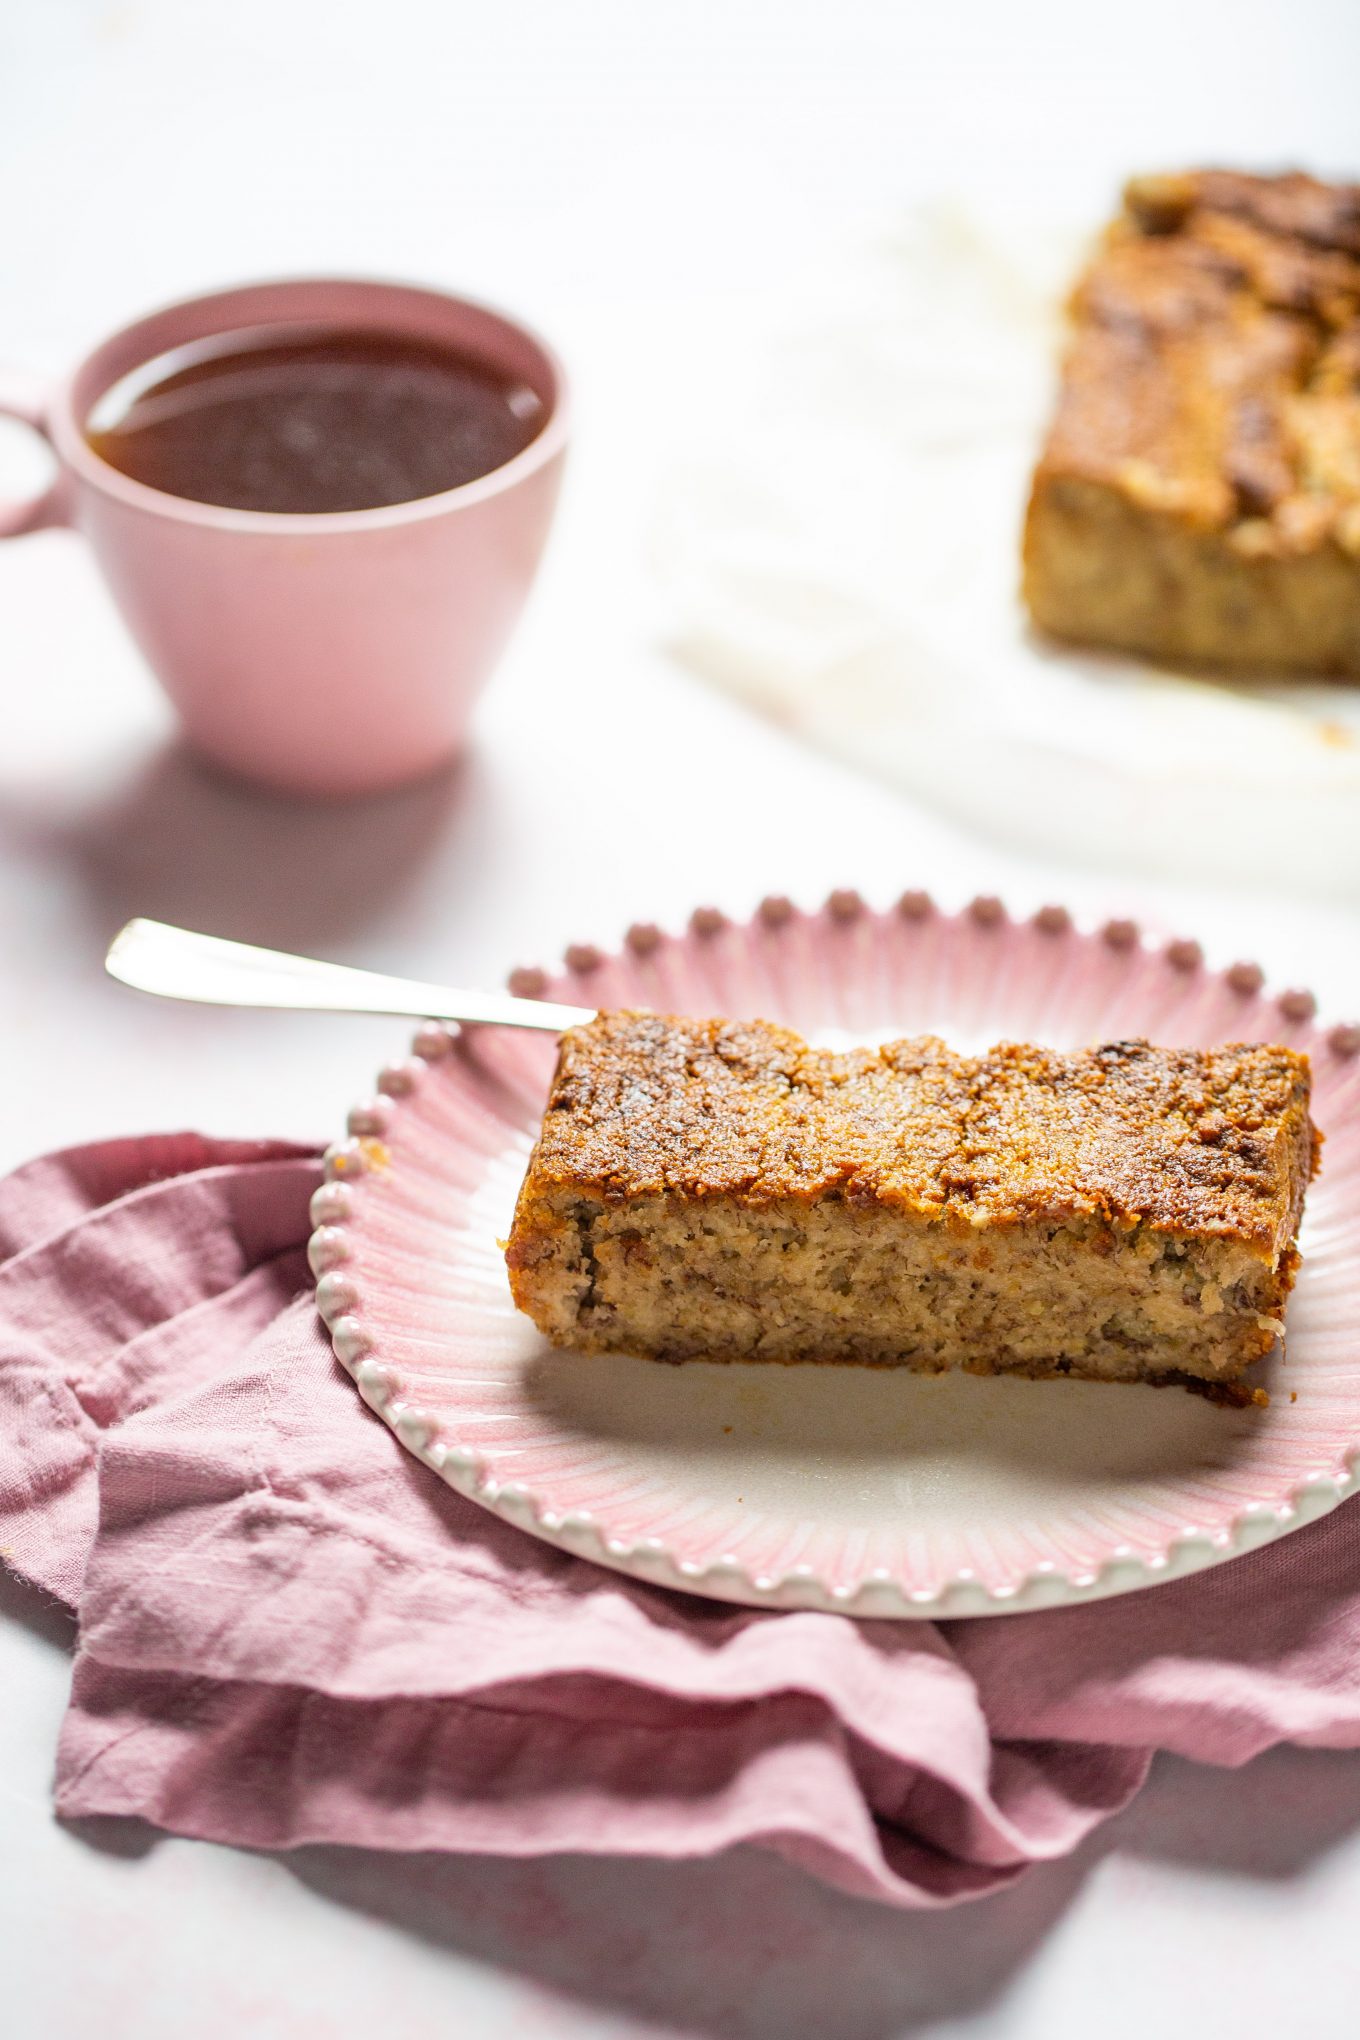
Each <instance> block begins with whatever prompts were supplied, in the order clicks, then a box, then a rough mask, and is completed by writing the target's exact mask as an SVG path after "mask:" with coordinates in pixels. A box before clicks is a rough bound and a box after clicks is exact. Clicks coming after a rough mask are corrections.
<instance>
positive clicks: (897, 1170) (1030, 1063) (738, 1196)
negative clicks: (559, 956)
mask: <svg viewBox="0 0 1360 2040" xmlns="http://www.w3.org/2000/svg"><path fill="white" fill-rule="evenodd" d="M1308 1099H1309V1070H1308V1064H1307V1060H1306V1058H1304V1057H1302V1056H1299V1055H1296V1054H1294V1053H1293V1052H1292V1051H1291V1050H1289V1049H1287V1048H1281V1047H1272V1046H1268V1045H1265V1046H1249V1045H1233V1046H1230V1047H1225V1048H1218V1049H1212V1050H1208V1051H1197V1050H1190V1049H1162V1048H1153V1047H1150V1046H1149V1045H1148V1044H1147V1043H1146V1042H1142V1041H1127V1042H1115V1043H1110V1044H1106V1045H1105V1046H1103V1047H1100V1048H1095V1049H1083V1050H1076V1051H1072V1052H1067V1053H1064V1052H1059V1051H1057V1050H1052V1049H1040V1048H1027V1047H1022V1046H1017V1045H1015V1044H1012V1043H1003V1044H1001V1045H1000V1046H999V1047H997V1048H994V1049H992V1050H990V1051H989V1052H988V1053H987V1054H986V1055H983V1056H977V1057H968V1056H957V1055H954V1054H953V1053H952V1052H951V1051H950V1050H949V1049H947V1048H946V1047H945V1045H944V1044H943V1043H942V1042H940V1041H937V1040H935V1039H933V1038H931V1037H929V1036H927V1037H922V1038H919V1039H915V1040H908V1041H900V1042H893V1043H890V1044H888V1045H887V1046H885V1047H883V1048H876V1049H856V1050H852V1051H850V1052H849V1053H846V1054H835V1053H832V1052H830V1051H826V1050H820V1049H815V1048H811V1047H809V1046H808V1044H807V1043H806V1042H804V1041H803V1040H802V1039H801V1038H800V1037H799V1036H798V1035H796V1034H793V1033H791V1032H789V1031H788V1030H787V1029H785V1028H781V1027H776V1026H772V1025H770V1024H769V1023H768V1022H764V1021H751V1022H740V1023H738V1022H733V1021H726V1020H692V1019H675V1018H668V1017H666V1016H662V1015H656V1014H645V1013H606V1014H601V1015H600V1016H599V1018H598V1019H596V1020H595V1021H593V1022H592V1023H591V1024H590V1025H589V1026H586V1027H581V1028H576V1029H573V1030H572V1031H571V1032H570V1033H568V1034H567V1035H565V1036H564V1037H563V1042H562V1049H561V1054H560V1058H559V1064H558V1069H557V1074H556V1077H555V1079H554V1082H553V1087H552V1092H551V1096H550V1099H549V1104H548V1110H547V1113H546V1115H545V1119H544V1124H543V1132H542V1136H541V1138H540V1140H539V1143H538V1146H537V1148H536V1149H535V1151H534V1155H533V1158H532V1161H531V1163H530V1167H529V1172H528V1175H527V1177H526V1179H525V1186H524V1190H523V1192H522V1194H521V1212H527V1211H528V1209H529V1208H530V1206H532V1205H533V1204H534V1203H535V1202H536V1201H537V1200H538V1199H540V1198H541V1197H542V1196H544V1195H545V1194H547V1193H549V1192H551V1191H553V1190H558V1189H562V1188H573V1187H575V1188H580V1189H583V1190H588V1191H590V1192H591V1193H593V1194H595V1195H597V1196H599V1197H601V1198H604V1199H606V1200H609V1201H611V1202H616V1201H621V1200H624V1199H628V1198H633V1197H641V1196H655V1195H672V1196H674V1195H679V1196H683V1197H686V1198H695V1199H705V1198H729V1199H735V1200H737V1201H738V1202H740V1203H742V1204H746V1205H760V1204H768V1203H772V1202H774V1201H776V1200H789V1199H793V1200H800V1201H804V1202H808V1201H811V1200H814V1199H819V1198H824V1197H828V1196H834V1197H836V1198H839V1199H841V1200H843V1201H845V1202H848V1203H863V1204H878V1205H890V1206H895V1207H897V1208H899V1209H904V1210H908V1211H910V1212H912V1213H914V1214H915V1215H917V1216H920V1217H928V1218H930V1217H935V1218H939V1219H940V1220H942V1221H947V1222H952V1223H961V1224H965V1225H968V1226H974V1227H975V1226H977V1225H979V1224H986V1225H992V1226H1005V1225H1013V1224H1017V1223H1022V1222H1025V1221H1028V1220H1032V1219H1046V1218H1054V1219H1061V1218H1065V1217H1068V1216H1071V1215H1073V1214H1082V1215H1090V1216H1094V1217H1096V1218H1099V1219H1101V1220H1103V1221H1104V1222H1106V1223H1108V1224H1109V1225H1111V1226H1113V1227H1118V1228H1127V1227H1130V1226H1135V1225H1146V1226H1152V1227H1155V1228H1158V1229H1160V1230H1163V1231H1166V1232H1168V1233H1172V1234H1180V1235H1186V1236H1193V1235H1203V1234H1212V1235H1214V1236H1216V1237H1219V1238H1223V1239H1231V1240H1236V1241H1239V1242H1241V1243H1242V1244H1243V1245H1245V1246H1248V1247H1250V1248H1251V1250H1252V1251H1253V1253H1254V1254H1255V1255H1257V1256H1259V1257H1260V1258H1261V1259H1262V1260H1265V1261H1267V1262H1269V1263H1271V1264H1275V1265H1278V1264H1280V1263H1282V1261H1283V1259H1284V1257H1285V1256H1286V1255H1287V1253H1288V1252H1289V1249H1290V1247H1291V1243H1292V1240H1293V1237H1294V1232H1295V1230H1296V1227H1297V1223H1298V1216H1299V1210H1300V1208H1301V1205H1302V1199H1303V1192H1304V1189H1305V1188H1306V1185H1307V1181H1308V1178H1309V1176H1310V1175H1311V1173H1312V1170H1313V1167H1314V1164H1315V1136H1314V1133H1313V1129H1312V1126H1311V1122H1310V1120H1309V1116H1308ZM517 1225H518V1220H517ZM513 1259H514V1256H513V1251H512V1265H513Z"/></svg>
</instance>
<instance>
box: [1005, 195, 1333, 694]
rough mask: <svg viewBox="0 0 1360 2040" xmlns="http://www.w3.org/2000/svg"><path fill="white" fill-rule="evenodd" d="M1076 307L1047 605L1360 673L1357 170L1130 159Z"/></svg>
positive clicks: (1036, 551)
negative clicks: (1139, 165) (1187, 168)
mask: <svg viewBox="0 0 1360 2040" xmlns="http://www.w3.org/2000/svg"><path fill="white" fill-rule="evenodd" d="M1070 309H1071V335H1070V342H1069V346H1068V350H1067V354H1066V359H1065V363H1064V368H1063V375H1062V382H1061V388H1060V393H1059V399H1058V406H1057V413H1056V416H1055V418H1054V421H1053V426H1052V429H1051V432H1050V434H1049V438H1048V443H1047V445H1046V447H1045V448H1044V451H1043V454H1042V457H1041V459H1040V461H1039V465H1038V468H1037V470H1036V472H1035V476H1034V483H1033V488H1032V492H1031V496H1030V504H1029V512H1028V517H1027V519H1026V526H1025V544H1024V593H1025V599H1026V601H1027V603H1028V605H1029V609H1030V612H1031V614H1032V615H1033V617H1034V619H1035V621H1036V622H1037V623H1038V624H1039V625H1040V626H1041V627H1042V628H1043V629H1044V630H1047V631H1050V632H1052V633H1053V634H1054V635H1055V636H1058V637H1062V638H1068V639H1074V640H1077V641H1081V642H1086V643H1090V644H1095V645H1106V646H1110V647H1113V648H1116V649H1120V650H1125V651H1133V652H1140V653H1144V654H1147V655H1150V656H1152V657H1154V658H1162V659H1171V660H1182V661H1186V662H1190V663H1194V664H1206V665H1217V666H1224V667H1230V668H1239V669H1242V670H1256V671H1259V670H1268V669H1271V668H1283V669H1284V670H1286V671H1306V672H1316V673H1326V674H1334V675H1351V676H1356V675H1360V185H1328V184H1322V183H1319V182H1318V181H1317V179H1315V178H1312V177H1308V176H1305V175H1303V174H1302V173H1300V172H1292V173H1290V174H1288V175H1284V176H1277V177H1252V176H1245V175H1241V174H1238V173H1236V172H1233V171H1226V170H1204V171H1199V172H1196V173H1190V174H1186V175H1179V176H1155V177H1140V178H1135V179H1134V180H1133V181H1132V182H1131V183H1130V184H1129V186H1128V187H1127V189H1126V191H1125V194H1124V210H1123V213H1122V215H1121V216H1120V218H1119V219H1117V220H1116V221H1115V222H1114V224H1113V225H1112V226H1111V227H1110V228H1109V230H1108V231H1107V233H1106V234H1105V236H1104V238H1103V240H1102V242H1101V244H1100V246H1099V248H1098V250H1097V252H1096V254H1095V256H1094V258H1093V259H1092V261H1091V263H1090V265H1089V267H1088V268H1087V269H1086V271H1085V273H1084V275H1083V276H1082V277H1081V278H1080V279H1079V281H1078V283H1077V286H1076V289H1075V291H1074V293H1073V297H1072V301H1071V308H1070Z"/></svg>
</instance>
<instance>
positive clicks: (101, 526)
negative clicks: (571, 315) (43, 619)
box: [0, 279, 567, 794]
mask: <svg viewBox="0 0 1360 2040" xmlns="http://www.w3.org/2000/svg"><path fill="white" fill-rule="evenodd" d="M303 323H305V324H321V325H326V326H332V327H344V328H347V329H349V330H351V331H352V330H354V329H356V328H367V329H370V330H372V329H378V330H381V331H383V332H394V331H395V332H399V333H402V334H407V335H412V336H416V337H419V338H422V339H426V340H433V341H436V342H439V341H442V342H444V343H446V344H449V345H452V346H453V347H454V348H456V349H459V350H462V351H466V352H469V353H472V354H474V355H479V356H480V357H481V358H482V359H484V360H487V361H489V362H490V363H491V364H493V365H494V366H496V367H498V368H501V369H502V370H504V371H506V372H507V373H508V374H510V375H512V376H513V377H514V378H515V379H516V380H519V381H521V382H524V383H526V384H528V386H529V387H530V388H531V389H532V390H533V391H534V393H535V395H536V396H537V397H538V398H539V400H540V402H541V403H542V405H543V409H544V424H543V427H542V429H541V431H540V432H539V433H538V436H537V437H536V438H535V439H534V440H533V441H532V442H531V443H530V444H529V446H527V447H526V448H525V450H524V451H523V452H522V453H520V454H517V455H516V456H515V458H514V459H513V460H510V461H507V462H506V464H505V465H504V466H503V467H499V468H496V469H494V470H493V471H492V472H491V473H490V474H487V475H483V476H481V477H480V478H479V479H478V480H476V481H473V482H468V483H466V484H465V485H464V486H463V487H461V488H457V489H450V490H448V491H447V492H446V493H444V494H443V495H438V496H426V497H423V498H422V499H420V500H419V501H417V502H413V503H398V504H395V505H393V506H392V507H390V508H386V509H378V510H352V511H344V512H339V513H333V514H325V515H320V516H283V515H276V514H273V513H266V512H262V511H254V510H225V509H218V508H216V507H215V506H214V505H212V504H208V503H194V502H189V501H187V500H186V499H184V498H182V497H179V496H170V495H166V494H164V493H163V492H162V491H160V490H159V489H151V488H147V487H146V486H145V485H144V484H143V483H141V482H135V481H132V480H131V479H130V478H129V477H128V476H127V475H124V474H122V473H120V472H119V471H118V470H117V469H116V468H113V467H111V466H110V465H109V464H108V463H107V462H106V461H103V460H101V459H100V458H99V456H98V454H96V453H95V452H94V450H93V448H92V447H91V446H90V444H89V442H88V440H87V439H86V437H85V424H86V420H87V419H88V417H89V415H90V412H91V410H92V409H93V407H94V405H95V404H96V403H97V402H98V400H99V398H100V397H101V396H102V395H103V394H104V392H105V391H106V390H108V389H111V388H112V386H113V385H114V384H115V383H116V382H118V381H120V380H121V379H122V377H124V376H125V375H127V374H128V373H129V372H130V371H131V370H133V369H136V368H138V367H141V366H142V365H144V364H145V363H147V362H150V361H153V360H155V359H157V358H158V357H159V356H161V355H163V354H165V353H167V352H169V351H170V350H171V349H172V348H177V347H182V346H185V345H187V344H189V343H192V342H195V341H201V340H204V339H208V338H211V337H213V336H215V335H217V334H220V333H229V332H237V331H240V330H242V329H243V328H258V327H261V326H270V325H276V324H277V325H287V326H294V327H296V326H297V325H299V324H303ZM0 413H3V414H4V415H6V416H9V417H12V418H19V419H22V420H23V421H24V422H25V423H27V424H29V425H31V426H33V427H34V429H35V430H36V431H38V432H40V433H42V434H43V435H44V436H45V437H46V438H47V439H48V440H49V441H50V443H51V445H52V448H53V450H54V452H55V454H56V457H57V463H58V472H57V476H56V479H55V480H54V482H53V483H52V486H51V487H50V488H49V489H48V490H46V491H45V492H44V493H42V494H40V495H38V496H35V497H33V498H31V499H30V500H29V501H27V502H19V503H0V537H7V538H12V537H15V536H17V535H18V534H19V533H21V532H25V531H38V530H41V529H42V528H43V527H44V526H47V525H53V524H70V525H73V526H75V528H76V529H77V530H79V531H82V532H83V533H84V534H85V536H86V538H88V539H89V541H90V544H91V545H92V546H93V547H94V552H95V557H96V558H97V559H98V561H99V564H100V566H101V567H102V569H103V571H104V574H105V576H106V578H107V580H108V583H109V586H110V588H111V589H112V590H113V594H114V598H115V600H116V601H117V603H118V606H119V608H120V609H121V611H122V613H123V616H124V618H125V620H126V622H127V624H128V627H129V628H130V630H131V631H132V634H133V636H134V637H135V638H136V640H137V642H138V644H139V645H140V646H141V648H142V650H143V652H144V653H145V654H146V657H147V659H148V660H149V661H150V663H151V665H152V667H153V668H154V669H155V671H156V673H157V674H158V675H159V676H160V679H161V680H162V682H163V683H164V686H165V688H166V691H167V693H168V694H169V695H170V698H171V700H172V701H173V702H174V704H175V707H176V708H177V709H178V711H179V714H180V717H181V719H182V721H183V724H184V728H185V731H186V733H187V735H188V737H189V739H190V741H191V743H193V744H194V745H195V746H196V747H197V749H198V750H199V751H201V752H203V753H204V754H205V755H206V756H208V757H209V758H212V759H215V760H216V761H217V762H218V763H219V764H222V765H225V766H227V767H228V768H230V769H231V770H233V771H236V772H241V773H244V774H246V775H248V776H249V777H250V778H252V779H258V780H263V781H265V782H267V783H268V784H270V785H272V786H277V787H281V788H284V789H286V790H288V791H290V792H300V793H315V794H344V793H360V792H374V791H377V790H379V789H381V788H384V787H389V786H396V785H399V784H400V783H401V782H402V781H404V780H408V779H412V778H415V777H417V776H418V775H419V774H421V773H425V772H429V771H432V770H433V769H434V768H435V767H436V766H437V765H439V764H440V763H441V762H442V761H443V760H445V759H447V758H449V757H450V756H451V755H452V754H453V752H454V751H456V749H457V748H458V745H459V742H460V741H461V739H462V737H463V734H464V731H465V730H466V727H467V722H468V717H469V714H470V712H471V709H472V704H473V702H474V700H475V699H476V697H477V694H478V692H479V691H480V689H481V687H482V684H483V682H484V681H485V680H486V678H487V676H488V674H489V673H490V671H491V668H492V666H493V665H494V663H495V661H496V658H497V656H498V654H499V653H500V651H501V648H502V646H503V645H504V643H505V641H506V638H507V637H508V635H509V633H510V630H511V628H512V627H513V625H514V623H515V621H516V618H517V617H518V615H519V612H520V609H521V607H522V606H523V603H524V598H525V596H526V595H527V593H528V590H529V584H530V582H531V581H532V580H533V577H534V572H535V569H536V568H537V566H538V562H539V557H540V555H541V553H542V551H543V544H544V541H545V539H546V537H547V533H548V525H549V522H550V521H551V517H552V512H553V505H554V502H555V500H556V496H557V490H558V484H559V481H560V479H561V471H562V459H563V453H564V450H565V446H566V435H567V418H566V388H565V383H564V379H563V374H562V370H561V367H560V366H559V364H558V362H557V360H556V359H555V357H554V356H553V354H552V353H551V351H550V350H549V349H548V348H547V347H545V346H544V344H543V342H542V341H541V340H539V339H537V338H535V336H534V335H533V334H532V333H530V332H528V331H527V330H526V329H525V328H524V327H523V326H520V325H517V324H515V323H513V322H512V321H511V320H509V319H507V318H504V317H502V316H501V314H500V313H498V312H493V311H490V310H488V309H487V308H486V307H485V306H482V305H477V304H472V303H470V302H468V300H466V299H464V298H455V297H446V296H444V295H443V294H442V293H440V292H438V291H432V290H418V289H414V288H411V287H409V286H406V285H399V284H387V283H356V282H342V281H331V280H322V279H313V280H304V281H298V282H293V283H265V284H253V285H249V286H246V287H244V288H242V289H238V290H227V291H220V292H217V293H215V294H214V295H213V296H211V297H200V298H192V299H189V300H188V301H187V302H185V303H183V304H178V305H172V306H170V307H169V308H168V309H167V310H165V311H161V312H155V313H153V314H152V315H151V317H149V318H146V319H141V320H139V321H138V322H137V324H135V325H132V326H125V327H124V328H123V329H122V331H121V332H119V333H115V334H114V336H113V338H112V339H110V340H106V341H104V342H103V344H102V345H101V346H99V347H96V348H95V350H94V352H93V353H91V354H89V355H87V356H86V358H85V360H84V361H83V362H82V364H81V366H80V367H79V368H78V369H77V370H76V372H75V374H74V375H73V376H71V377H70V378H69V379H68V380H67V381H66V382H64V383H62V384H60V385H58V387H57V388H56V389H55V390H54V391H48V392H46V393H43V394H38V393H34V394H32V395H30V394H28V393H27V392H25V391H23V390H21V389H18V388H16V387H14V386H13V385H12V384H10V383H7V382H0Z"/></svg>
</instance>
